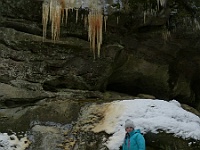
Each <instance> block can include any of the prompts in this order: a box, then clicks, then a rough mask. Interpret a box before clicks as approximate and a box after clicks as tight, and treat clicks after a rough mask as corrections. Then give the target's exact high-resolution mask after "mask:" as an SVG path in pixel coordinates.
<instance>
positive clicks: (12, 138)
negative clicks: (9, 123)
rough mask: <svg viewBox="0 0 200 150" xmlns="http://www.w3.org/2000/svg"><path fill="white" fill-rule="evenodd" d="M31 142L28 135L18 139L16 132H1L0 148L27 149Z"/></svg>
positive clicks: (2, 149)
mask: <svg viewBox="0 0 200 150" xmlns="http://www.w3.org/2000/svg"><path fill="white" fill-rule="evenodd" d="M29 144H30V142H29V141H28V139H27V138H26V137H22V138H20V139H18V137H17V136H16V135H15V134H12V135H8V134H7V133H0V150H25V149H26V148H27V147H28V145H29Z"/></svg>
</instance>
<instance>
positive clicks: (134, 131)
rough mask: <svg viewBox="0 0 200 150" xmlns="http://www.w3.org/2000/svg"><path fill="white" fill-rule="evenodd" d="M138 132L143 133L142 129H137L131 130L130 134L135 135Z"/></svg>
mask: <svg viewBox="0 0 200 150" xmlns="http://www.w3.org/2000/svg"><path fill="white" fill-rule="evenodd" d="M136 133H141V131H140V129H135V130H133V131H131V132H130V133H129V135H130V137H131V136H133V135H134V134H136Z"/></svg>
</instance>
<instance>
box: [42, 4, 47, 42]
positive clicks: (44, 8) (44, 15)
mask: <svg viewBox="0 0 200 150" xmlns="http://www.w3.org/2000/svg"><path fill="white" fill-rule="evenodd" d="M48 17H49V3H48V2H46V1H45V2H43V4H42V25H43V41H44V39H45V38H46V32H47V23H48Z"/></svg>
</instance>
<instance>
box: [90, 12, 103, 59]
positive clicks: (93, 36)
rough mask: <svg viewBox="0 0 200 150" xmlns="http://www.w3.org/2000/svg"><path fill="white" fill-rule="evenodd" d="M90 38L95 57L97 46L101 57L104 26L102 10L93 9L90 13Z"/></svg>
mask: <svg viewBox="0 0 200 150" xmlns="http://www.w3.org/2000/svg"><path fill="white" fill-rule="evenodd" d="M88 23H89V27H88V39H89V41H90V47H91V49H92V51H93V54H94V58H95V55H96V54H95V50H96V47H97V54H98V57H100V49H101V44H102V26H103V15H102V11H101V10H96V9H93V10H91V11H90V12H89V15H88Z"/></svg>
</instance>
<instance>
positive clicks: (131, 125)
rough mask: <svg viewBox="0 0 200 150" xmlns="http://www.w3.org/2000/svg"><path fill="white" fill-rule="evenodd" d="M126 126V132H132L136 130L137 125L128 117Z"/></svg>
mask: <svg viewBox="0 0 200 150" xmlns="http://www.w3.org/2000/svg"><path fill="white" fill-rule="evenodd" d="M124 128H125V130H126V132H131V131H133V130H134V128H135V125H134V123H133V121H131V120H130V119H127V120H126V121H125V125H124Z"/></svg>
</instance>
